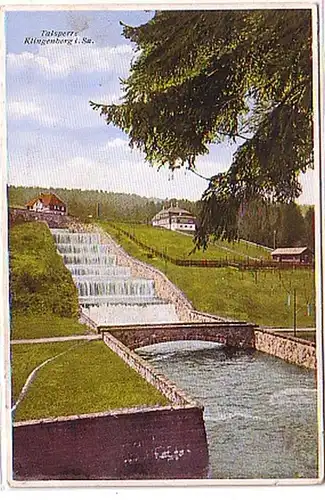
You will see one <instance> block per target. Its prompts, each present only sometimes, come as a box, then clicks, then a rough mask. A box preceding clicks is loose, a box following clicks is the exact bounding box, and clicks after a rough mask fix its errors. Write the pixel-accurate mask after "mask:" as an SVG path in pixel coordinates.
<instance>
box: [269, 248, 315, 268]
mask: <svg viewBox="0 0 325 500" xmlns="http://www.w3.org/2000/svg"><path fill="white" fill-rule="evenodd" d="M271 255H272V259H273V260H276V261H278V262H299V263H304V264H309V263H311V262H312V261H313V252H312V251H311V250H310V249H309V248H308V247H291V248H277V249H276V250H274V251H273V252H272V253H271Z"/></svg>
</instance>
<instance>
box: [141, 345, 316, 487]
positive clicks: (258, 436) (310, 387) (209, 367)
mask: <svg viewBox="0 0 325 500" xmlns="http://www.w3.org/2000/svg"><path fill="white" fill-rule="evenodd" d="M137 353H138V354H140V355H141V356H142V357H143V358H144V359H146V360H147V361H149V362H150V363H151V364H152V365H153V366H154V367H156V368H157V369H158V371H160V372H161V373H163V374H165V375H166V376H167V377H168V378H170V379H171V380H173V381H174V382H175V383H176V384H177V386H178V387H180V388H182V389H184V390H186V391H187V392H188V393H189V394H191V395H192V397H194V398H195V399H196V400H197V401H198V402H200V403H201V404H203V405H204V408H205V411H204V420H205V427H206V432H207V438H208V445H209V455H210V468H211V471H210V477H211V478H213V479H254V478H255V479H256V478H258V479H263V478H265V479H270V478H295V477H296V478H298V477H303V478H314V477H317V404H316V385H315V380H314V372H313V371H312V370H307V369H303V368H300V367H298V366H295V365H290V364H289V363H286V362H284V361H282V360H281V359H279V358H275V357H272V356H268V355H265V354H262V353H260V352H257V351H246V350H245V351H243V350H229V349H226V348H224V347H221V346H216V345H215V344H210V343H202V342H200V343H198V342H173V343H171V342H170V343H166V344H157V345H155V346H149V347H145V348H141V349H138V350H137Z"/></svg>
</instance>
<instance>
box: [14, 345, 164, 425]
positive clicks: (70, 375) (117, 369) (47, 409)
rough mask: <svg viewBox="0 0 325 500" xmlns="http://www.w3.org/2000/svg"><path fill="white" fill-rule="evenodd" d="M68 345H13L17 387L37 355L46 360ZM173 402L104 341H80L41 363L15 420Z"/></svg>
mask: <svg viewBox="0 0 325 500" xmlns="http://www.w3.org/2000/svg"><path fill="white" fill-rule="evenodd" d="M63 344H64V346H63ZM69 345H70V342H64V343H62V347H63V350H66V349H68V347H69ZM62 347H61V346H59V345H58V344H54V343H53V344H48V345H45V346H44V345H42V346H40V345H37V346H35V345H28V346H27V345H24V346H22V345H15V346H13V353H14V359H16V360H19V362H18V361H16V362H14V364H13V371H14V373H13V377H14V380H15V393H16V394H17V392H19V390H18V388H19V387H21V386H22V385H23V383H24V382H25V378H26V373H27V372H28V373H30V371H31V370H32V369H33V367H35V363H36V360H39V361H40V362H41V361H42V360H44V358H45V359H46V357H51V356H53V355H55V354H56V352H57V351H58V350H60V349H61V348H62ZM53 353H54V354H53ZM30 360H32V363H31V362H30ZM33 363H34V365H33V366H32V364H33ZM37 364H38V363H37ZM27 366H28V369H27ZM28 373H27V375H28ZM168 403H169V402H168V400H167V399H166V398H165V397H164V396H162V395H161V394H160V393H159V392H158V391H157V390H156V389H155V388H154V387H152V386H151V385H150V384H148V383H147V382H146V381H145V380H143V378H142V377H140V375H138V374H137V373H136V372H135V371H134V370H133V369H131V368H130V367H128V366H127V365H126V364H125V363H124V362H123V361H122V360H121V359H120V358H119V357H118V356H117V355H116V354H115V353H113V352H112V351H111V350H110V349H109V348H108V347H107V346H106V345H105V344H104V343H103V342H102V341H92V342H80V343H79V345H78V347H76V348H75V349H73V350H70V351H69V352H67V353H66V354H64V355H62V356H61V357H59V358H58V359H56V360H54V361H53V362H50V363H48V364H47V365H45V366H44V367H43V368H41V369H40V372H39V374H38V376H37V377H36V378H35V380H34V381H33V383H32V385H31V386H30V389H29V391H28V393H27V395H26V397H25V399H24V400H23V401H22V403H21V404H20V405H19V406H18V408H17V412H16V415H15V420H16V421H17V420H28V419H37V418H46V417H53V416H59V415H62V416H64V415H74V414H83V413H92V412H100V411H106V410H110V409H117V408H123V407H135V406H151V405H158V404H159V405H167V404H168Z"/></svg>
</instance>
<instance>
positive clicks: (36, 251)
mask: <svg viewBox="0 0 325 500" xmlns="http://www.w3.org/2000/svg"><path fill="white" fill-rule="evenodd" d="M9 257H10V292H11V306H12V312H13V313H16V312H20V313H25V314H26V313H33V314H48V313H51V314H55V315H58V316H62V317H68V318H69V317H73V316H74V317H76V316H77V314H78V296H77V290H76V287H75V286H74V283H73V280H72V277H71V274H70V272H69V271H68V269H67V268H66V267H65V266H64V264H63V260H62V257H61V256H60V255H59V254H58V253H57V251H56V247H55V244H54V240H53V238H52V235H51V233H50V231H49V229H48V227H47V226H46V225H45V224H43V223H41V222H31V223H24V224H19V225H16V226H14V227H12V228H11V229H10V233H9Z"/></svg>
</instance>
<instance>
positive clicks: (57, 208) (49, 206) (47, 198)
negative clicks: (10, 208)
mask: <svg viewBox="0 0 325 500" xmlns="http://www.w3.org/2000/svg"><path fill="white" fill-rule="evenodd" d="M26 208H27V210H31V211H33V212H43V213H50V214H61V215H67V213H68V208H67V205H66V203H64V201H62V200H61V199H60V198H59V197H58V196H57V195H56V194H55V193H41V194H40V195H39V196H38V197H37V198H33V199H32V200H30V201H29V202H28V203H26Z"/></svg>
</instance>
